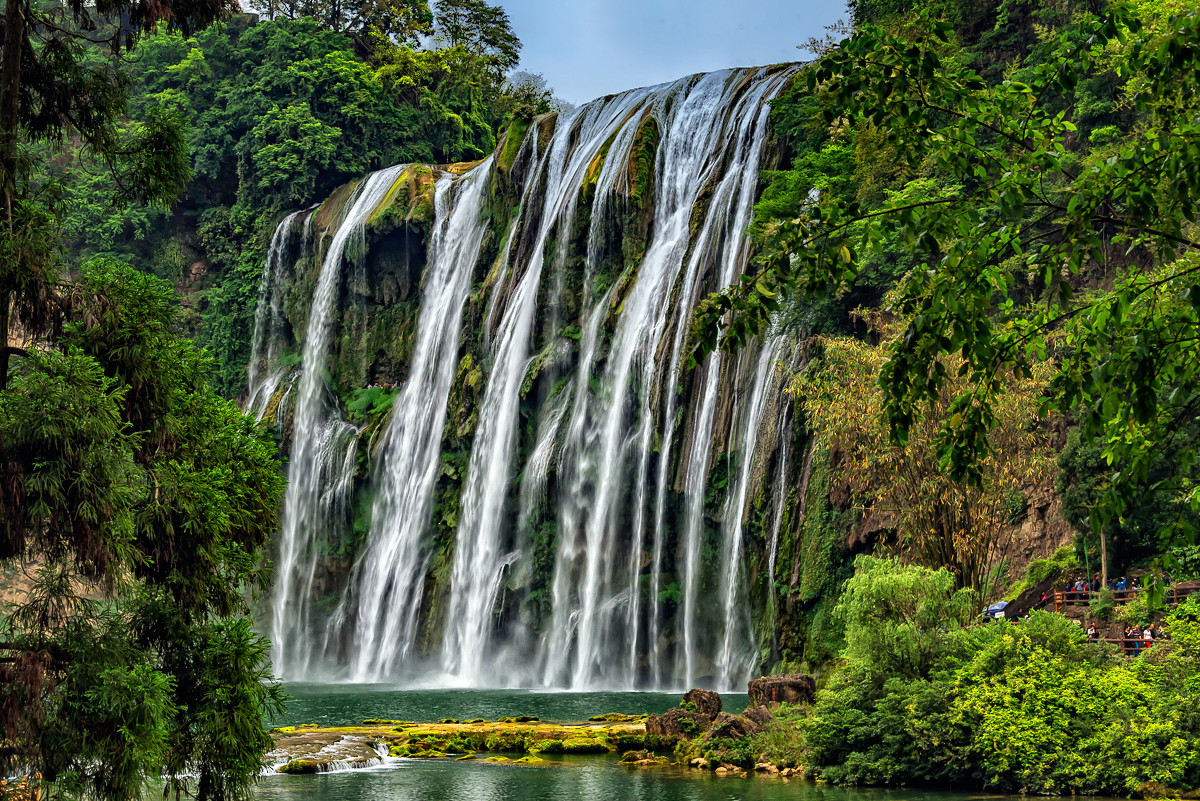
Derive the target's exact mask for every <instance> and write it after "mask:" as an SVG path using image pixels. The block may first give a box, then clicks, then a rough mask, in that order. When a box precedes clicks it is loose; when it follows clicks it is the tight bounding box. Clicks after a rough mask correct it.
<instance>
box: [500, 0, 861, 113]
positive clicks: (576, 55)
mask: <svg viewBox="0 0 1200 801" xmlns="http://www.w3.org/2000/svg"><path fill="white" fill-rule="evenodd" d="M491 2H496V0H491ZM499 4H500V5H502V6H504V8H505V10H507V11H508V16H509V19H511V20H512V25H513V29H514V30H515V31H516V33H517V36H519V37H521V41H522V43H523V44H524V48H523V49H522V51H521V69H525V70H528V71H530V72H540V73H542V74H543V75H545V76H546V80H547V82H548V83H549V84H550V86H551V87H553V88H554V90H555V93H556V94H558V95H559V96H560V97H563V98H565V99H566V100H570V101H571V102H573V103H582V102H584V101H587V100H591V99H592V98H595V97H599V96H601V95H605V94H610V93H613V92H619V91H621V90H624V89H632V88H634V87H637V86H648V85H651V84H656V83H662V82H664V81H668V80H672V79H674V78H678V77H680V76H682V75H687V74H689V73H692V72H703V71H706V70H714V69H720V68H722V67H746V66H757V65H760V64H773V63H776V62H780V61H794V60H796V59H798V58H802V57H804V56H805V54H803V53H801V52H800V51H799V50H797V49H796V45H798V44H800V43H801V42H804V41H807V40H808V38H809V37H811V36H819V35H821V34H823V33H824V27H825V26H826V25H828V24H830V23H832V22H836V21H837V20H839V19H841V18H843V17H846V16H848V14H847V12H846V5H845V0H826V1H824V2H822V1H821V0H791V1H790V2H789V1H788V0H690V1H688V0H500V3H499Z"/></svg>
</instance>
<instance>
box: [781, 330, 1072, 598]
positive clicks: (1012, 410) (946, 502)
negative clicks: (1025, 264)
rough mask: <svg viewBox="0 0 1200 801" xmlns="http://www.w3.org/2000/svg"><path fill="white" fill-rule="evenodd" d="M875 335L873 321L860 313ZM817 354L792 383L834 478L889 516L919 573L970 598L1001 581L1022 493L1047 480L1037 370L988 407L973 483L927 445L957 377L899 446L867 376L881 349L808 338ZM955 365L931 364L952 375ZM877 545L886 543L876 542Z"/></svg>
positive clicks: (1042, 369)
mask: <svg viewBox="0 0 1200 801" xmlns="http://www.w3.org/2000/svg"><path fill="white" fill-rule="evenodd" d="M867 316H868V318H869V319H871V320H873V323H874V325H875V326H876V327H877V328H879V329H882V330H881V333H882V334H883V336H884V337H885V343H886V341H887V338H888V335H889V334H891V335H894V333H895V332H894V328H895V326H894V325H893V326H884V325H882V324H881V323H880V320H879V317H878V315H867ZM815 345H816V348H815V350H816V351H817V354H818V355H817V356H815V357H814V358H813V360H812V361H811V362H810V363H809V365H808V366H807V367H806V368H805V370H804V371H803V372H802V373H801V374H799V375H798V376H797V377H796V378H795V379H794V380H793V382H792V384H791V387H790V390H791V391H792V392H794V393H795V394H796V395H798V396H799V397H800V398H802V399H803V406H804V411H805V416H806V419H807V421H808V425H809V427H810V428H811V429H812V430H813V431H814V432H816V435H817V436H818V437H820V438H821V440H822V441H823V442H825V443H827V444H828V446H829V447H830V449H831V451H836V453H837V455H838V458H837V460H836V461H835V466H834V468H833V469H834V474H835V475H836V476H837V477H838V479H839V480H840V481H841V482H843V483H844V484H845V485H846V486H847V487H848V488H849V489H850V490H851V492H852V493H853V494H854V496H855V497H856V498H858V499H859V501H860V503H862V504H863V505H864V506H865V507H867V509H868V510H869V511H871V512H874V513H877V514H880V515H882V516H884V517H885V518H886V519H889V520H891V525H892V526H893V527H894V528H895V530H896V542H895V544H894V548H895V551H896V553H897V555H899V556H901V557H903V558H904V559H905V560H907V561H912V562H916V563H917V564H920V565H924V566H925V567H928V568H932V569H938V568H943V567H944V568H947V569H949V571H950V572H951V574H952V575H953V576H954V578H955V581H956V582H957V585H958V586H959V587H967V588H970V589H971V590H972V591H974V593H975V597H976V598H977V599H978V600H979V601H984V600H986V599H988V598H989V597H991V596H992V594H993V593H994V591H995V590H996V588H997V586H998V584H999V582H1001V581H1002V580H1004V577H1003V576H1002V575H999V573H998V572H997V570H996V568H997V567H998V566H999V565H1000V564H1001V563H1002V562H1003V561H1004V559H1005V558H1006V557H1007V556H1008V555H1009V546H1010V545H1011V543H1012V539H1013V533H1014V530H1015V526H1014V521H1013V517H1014V514H1017V513H1019V512H1020V511H1021V505H1022V502H1023V498H1024V497H1025V493H1026V492H1027V491H1028V490H1030V489H1032V488H1034V487H1035V486H1036V485H1038V484H1039V483H1043V482H1044V481H1045V480H1046V479H1047V478H1048V477H1049V476H1050V469H1051V468H1052V466H1053V461H1052V460H1051V458H1050V446H1049V442H1048V437H1047V436H1046V435H1045V433H1044V428H1043V426H1042V425H1041V421H1039V420H1038V415H1037V407H1038V397H1039V394H1040V390H1041V389H1042V388H1043V387H1045V386H1046V384H1047V382H1048V376H1047V373H1048V370H1047V369H1046V368H1047V366H1046V365H1037V369H1036V373H1037V376H1036V378H1030V379H1016V378H1013V379H1012V380H1011V381H1010V384H1009V391H1008V392H1007V393H1006V394H1005V395H1004V397H1003V398H1001V399H1000V400H999V402H998V403H997V410H996V417H997V419H996V426H995V427H994V428H993V429H992V431H991V432H990V434H989V443H988V444H989V452H988V455H987V457H986V458H985V459H984V461H983V463H982V464H981V472H982V476H981V481H980V482H979V483H978V484H968V483H966V482H962V481H956V480H954V479H953V478H951V477H950V476H949V475H947V474H946V473H945V472H943V471H942V470H941V469H940V464H939V459H938V454H937V451H936V448H935V446H934V442H935V438H936V435H937V432H938V429H939V428H940V427H941V426H942V425H943V424H944V422H945V415H946V414H947V412H948V410H949V406H950V403H951V400H952V398H953V397H954V395H955V394H956V391H957V390H958V389H959V388H960V384H961V379H957V380H956V379H954V378H952V379H950V380H949V381H948V383H947V386H946V387H945V388H944V390H943V392H942V394H941V396H940V398H939V400H938V401H937V402H934V403H930V404H929V406H928V409H927V413H926V414H925V415H924V416H923V417H922V418H921V420H920V421H918V422H917V423H916V424H915V425H914V426H913V428H912V429H911V430H910V434H909V437H908V441H907V442H906V443H905V444H904V445H903V446H901V445H899V444H896V443H894V442H892V440H891V438H890V436H889V432H888V430H887V426H886V424H885V422H884V419H883V414H882V395H883V393H882V391H881V389H880V388H879V386H878V384H877V382H876V380H875V377H876V376H877V375H878V374H879V370H880V368H881V367H882V366H883V363H884V362H885V360H886V358H887V350H886V344H884V345H880V346H875V345H869V344H866V343H864V342H861V341H858V340H855V339H850V338H844V337H843V338H818V339H817V340H816V341H815ZM960 365H961V362H959V361H958V360H956V359H953V358H946V359H944V360H943V361H940V362H938V365H937V369H939V370H945V371H946V372H947V373H948V374H949V375H951V376H953V375H954V374H955V372H956V368H958V367H959V366H960ZM885 547H887V546H886V545H885Z"/></svg>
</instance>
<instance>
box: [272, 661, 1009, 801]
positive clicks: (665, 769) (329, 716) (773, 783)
mask: <svg viewBox="0 0 1200 801" xmlns="http://www.w3.org/2000/svg"><path fill="white" fill-rule="evenodd" d="M287 689H288V692H289V694H290V695H291V696H292V698H291V700H290V701H289V702H288V706H287V710H286V711H285V712H284V713H282V714H281V715H279V716H278V717H277V718H276V719H275V721H274V723H275V724H276V725H299V724H303V723H316V724H319V725H321V726H337V725H350V724H355V723H360V722H362V721H363V720H366V719H368V718H391V719H397V720H412V721H418V722H424V721H433V720H438V719H440V718H446V717H454V718H460V719H468V718H473V717H481V718H487V719H490V720H495V719H496V718H498V717H501V716H510V715H536V716H538V717H539V718H541V719H542V720H543V721H559V722H566V721H579V720H585V719H587V718H588V717H590V716H591V715H596V714H601V713H605V712H623V713H629V714H634V713H649V712H658V713H661V712H664V711H666V710H667V709H669V708H670V707H672V706H675V705H676V704H677V703H678V702H679V696H678V694H675V693H650V692H587V693H568V692H539V691H530V690H454V689H451V690H444V689H430V690H400V689H395V688H391V687H388V686H385V685H353V684H289V685H288V688H287ZM721 698H722V701H723V705H724V708H725V710H726V711H729V712H735V713H736V712H739V711H741V710H742V709H743V708H744V707H745V705H746V696H745V695H741V694H733V693H728V694H722V696H721ZM619 758H620V757H619V755H617V754H605V755H598V756H565V755H551V754H544V755H543V759H544V760H545V761H544V762H542V763H540V764H538V765H517V764H502V763H501V764H497V763H489V762H485V761H483V760H462V761H459V760H453V759H388V760H386V762H385V763H384V764H383V765H380V766H377V767H372V768H362V769H356V770H343V771H336V772H331V773H323V774H318V775H315V776H289V775H282V774H274V775H269V776H265V777H263V779H262V780H261V781H260V782H259V783H258V785H257V787H256V788H255V791H254V795H255V798H256V799H260V801H409V800H410V799H411V800H412V801H509V799H512V801H575V799H589V800H592V801H768V800H771V801H978V800H979V799H980V798H981V797H982V796H980V795H979V794H967V793H952V792H939V791H926V790H907V789H863V788H841V787H831V786H828V785H818V784H814V783H812V782H808V781H803V780H798V779H795V780H787V779H781V778H779V777H768V776H764V775H750V776H745V777H718V776H716V775H714V774H713V773H711V772H709V771H697V770H691V769H688V768H686V767H682V766H677V765H664V766H660V767H640V768H635V767H628V766H625V765H621V764H620V763H619V761H618V760H619ZM986 797H987V798H988V799H992V800H993V801H1003V799H1005V798H1006V797H1005V796H999V795H988V796H986ZM1013 801H1016V797H1013Z"/></svg>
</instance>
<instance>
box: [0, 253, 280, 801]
mask: <svg viewBox="0 0 1200 801" xmlns="http://www.w3.org/2000/svg"><path fill="white" fill-rule="evenodd" d="M59 308H60V309H61V310H62V311H61V316H60V317H59V319H58V320H56V325H55V329H56V330H58V331H59V333H58V335H57V336H55V337H54V338H52V339H45V340H42V341H40V342H39V343H38V344H37V346H36V347H35V348H33V349H31V350H30V351H29V352H28V353H27V354H25V355H24V356H23V357H22V358H21V359H19V360H18V363H17V367H16V369H15V371H14V372H13V375H12V377H11V381H10V384H9V386H8V388H7V389H6V390H5V391H3V392H0V463H2V464H4V466H5V467H4V481H3V490H0V505H2V510H3V514H2V515H0V520H2V522H0V549H2V551H0V553H2V555H3V557H4V559H5V560H8V561H12V560H17V561H18V563H20V564H35V565H39V567H38V569H37V571H36V574H35V575H34V576H32V579H33V582H34V583H33V588H32V590H31V592H30V593H29V596H28V597H27V599H26V600H25V601H24V602H23V603H19V604H17V605H16V607H15V609H14V610H12V614H11V616H10V617H9V618H8V620H7V622H6V624H5V627H4V628H5V630H4V640H3V643H0V648H2V649H3V650H4V651H5V653H6V658H5V661H4V662H3V664H2V665H0V674H2V680H0V710H2V713H0V725H2V726H3V727H4V732H5V743H6V749H5V751H4V756H5V758H6V759H7V760H8V764H13V763H21V764H30V763H32V764H34V765H36V766H37V767H38V768H39V769H40V770H41V771H42V773H43V774H44V775H45V776H46V777H47V778H48V779H49V780H51V781H54V782H56V783H59V782H60V783H61V784H59V786H60V787H62V788H64V789H65V790H67V791H69V792H78V793H86V794H90V795H94V796H95V797H98V798H114V799H115V798H132V797H138V795H139V793H140V792H141V786H142V782H143V781H144V779H145V778H146V777H148V776H157V775H159V773H160V772H164V775H165V776H166V777H167V779H168V781H169V782H170V783H171V784H178V785H182V783H183V782H185V781H186V777H187V776H188V775H191V774H196V775H198V776H199V784H198V788H197V789H198V790H199V792H200V795H201V797H206V798H245V797H247V793H248V787H249V782H250V781H251V780H252V779H253V778H254V777H255V776H256V775H257V774H258V772H259V771H260V770H261V755H262V753H263V751H264V749H265V747H266V746H267V745H268V744H269V739H268V738H267V737H266V736H265V734H264V733H263V730H262V726H261V723H260V719H261V715H262V713H263V712H264V711H265V710H267V709H270V708H272V707H273V706H274V705H276V704H277V703H278V697H279V696H278V690H277V688H276V687H275V686H274V685H272V684H269V683H264V682H265V681H267V680H268V679H269V677H270V671H269V667H268V664H267V654H266V644H265V643H264V642H263V641H262V640H261V639H260V638H258V637H257V636H256V635H254V634H253V633H252V632H251V631H250V628H249V621H248V619H247V618H245V617H244V615H245V614H246V612H247V611H248V610H247V607H246V601H245V595H244V592H245V591H246V590H252V589H254V588H255V587H258V586H261V584H262V582H263V580H264V575H263V572H262V571H263V568H262V565H261V562H260V553H261V550H262V548H263V546H264V545H265V543H266V540H267V538H268V536H269V535H270V534H271V532H272V531H273V527H274V515H275V510H276V508H277V506H278V503H279V500H280V497H281V492H282V480H281V478H280V474H279V466H278V462H277V460H276V458H275V453H274V446H273V444H271V442H270V441H269V440H268V439H267V438H266V437H265V435H264V434H263V433H262V432H260V431H259V430H258V429H257V428H256V426H255V425H254V421H253V420H252V419H250V418H247V417H246V416H245V415H243V414H241V413H240V411H239V410H238V409H237V408H236V407H235V406H234V405H233V404H232V403H230V402H229V401H226V400H223V399H221V398H219V397H218V396H217V395H216V394H215V393H214V391H213V389H212V388H211V386H210V384H209V382H208V377H209V373H210V371H211V368H212V362H211V359H209V358H208V357H207V356H206V355H204V354H203V353H202V352H200V351H198V350H197V349H196V348H195V346H194V345H192V344H191V343H189V342H185V341H182V340H180V339H178V338H177V337H176V334H175V328H176V326H177V324H178V301H177V300H176V298H175V296H174V293H173V290H172V288H171V286H170V285H169V284H167V283H165V282H163V281H161V280H159V279H157V278H153V277H151V276H148V275H145V274H143V273H139V272H137V271H135V270H132V269H131V268H129V267H127V266H125V265H122V264H119V263H116V262H112V261H98V262H93V263H89V264H88V265H85V267H84V268H83V271H82V274H81V276H80V278H79V279H78V281H76V282H75V283H73V284H71V285H70V286H68V287H66V288H65V291H64V293H63V294H62V295H61V299H60V303H59Z"/></svg>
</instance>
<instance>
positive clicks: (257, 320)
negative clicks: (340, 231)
mask: <svg viewBox="0 0 1200 801" xmlns="http://www.w3.org/2000/svg"><path fill="white" fill-rule="evenodd" d="M303 213H304V212H302V211H294V212H292V213H291V214H289V215H287V216H286V217H284V218H283V220H281V221H280V223H279V225H277V226H276V227H275V233H274V234H272V235H271V245H270V247H269V248H268V249H267V258H266V260H265V261H264V262H263V273H262V279H261V280H260V281H259V287H258V305H257V306H256V307H255V310H254V335H253V338H252V339H251V343H250V367H249V375H248V377H247V382H246V385H247V396H248V399H247V401H246V410H247V411H249V412H250V413H251V414H253V415H254V417H255V419H256V420H261V419H262V416H263V414H264V413H265V412H266V410H267V405H268V404H269V403H270V401H271V397H272V396H273V395H274V394H275V390H276V389H278V387H279V382H280V380H281V379H282V378H283V376H284V373H285V372H286V371H287V367H286V366H277V365H276V364H275V360H276V358H277V356H278V353H279V347H280V339H281V336H280V333H281V332H280V328H281V325H280V320H281V318H282V312H283V276H284V270H285V265H286V264H287V261H288V255H289V248H288V244H289V239H290V237H291V235H292V228H293V226H294V224H295V222H296V219H297V218H298V217H299V216H300V215H301V214H303ZM310 219H311V218H310ZM304 234H305V235H304V236H303V237H302V239H301V241H302V243H303V246H305V247H307V242H308V238H307V234H308V227H307V226H305V229H304ZM264 367H266V368H267V371H266V373H265V375H264V371H263V368H264Z"/></svg>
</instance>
